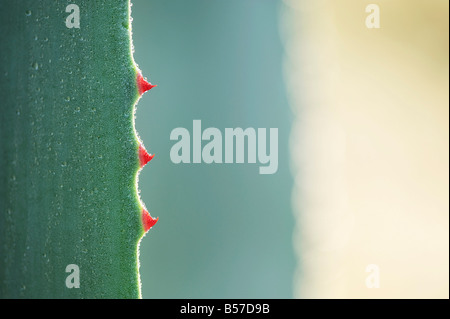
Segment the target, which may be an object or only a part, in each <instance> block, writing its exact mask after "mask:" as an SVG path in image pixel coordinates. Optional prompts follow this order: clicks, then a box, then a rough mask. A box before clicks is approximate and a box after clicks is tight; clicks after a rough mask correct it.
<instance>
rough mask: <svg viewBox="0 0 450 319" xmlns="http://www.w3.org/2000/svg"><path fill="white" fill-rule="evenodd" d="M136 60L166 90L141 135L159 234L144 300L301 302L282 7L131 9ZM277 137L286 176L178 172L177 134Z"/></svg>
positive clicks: (191, 4)
mask: <svg viewBox="0 0 450 319" xmlns="http://www.w3.org/2000/svg"><path fill="white" fill-rule="evenodd" d="M132 2H133V6H132V11H131V15H132V18H133V43H134V48H135V52H134V58H135V61H136V63H137V64H138V65H139V68H140V69H141V70H142V72H143V75H144V76H145V77H147V79H148V80H149V81H151V82H152V83H153V84H157V85H158V87H157V88H155V89H153V90H152V91H150V93H147V94H145V95H144V96H143V97H142V99H141V100H140V101H139V104H138V107H137V112H136V130H137V131H138V134H139V136H140V138H141V139H142V140H143V142H144V145H145V147H146V148H147V150H148V151H149V153H155V154H156V155H155V158H154V159H153V160H152V161H151V163H150V164H149V165H147V166H146V167H145V168H144V169H143V170H142V171H141V173H140V176H139V189H140V196H141V199H142V200H143V202H144V203H145V205H146V207H147V209H148V210H149V212H150V213H151V215H152V216H155V217H159V222H158V223H157V225H156V226H155V227H153V228H152V229H151V230H150V231H149V233H148V234H147V235H146V236H145V237H144V238H143V240H142V241H141V245H140V263H141V268H140V273H141V282H142V296H143V298H291V297H292V294H293V287H292V285H293V283H292V282H293V275H294V268H295V256H294V249H293V245H292V233H293V229H294V217H293V214H292V209H291V189H292V183H293V181H292V177H291V175H290V170H289V152H288V151H289V150H288V138H289V133H290V130H291V118H292V115H291V112H290V109H289V105H288V101H287V97H286V90H285V84H284V82H283V76H282V58H283V47H282V43H281V40H280V34H279V21H278V19H279V10H280V5H281V4H280V2H279V1H272V0H263V1H261V0H246V1H242V0H232V1H230V0H228V1H219V0H197V1H184V0H172V1H161V0H160V1H148V0H146V1H143V0H135V1H132ZM194 119H199V120H201V121H202V129H205V128H207V127H216V128H218V129H219V130H221V131H222V133H223V132H224V129H225V128H235V127H242V128H244V129H245V128H247V127H253V128H255V129H256V128H270V127H275V128H278V134H279V140H278V142H279V156H278V157H279V165H278V171H277V173H276V174H273V175H259V171H258V167H259V164H258V163H257V164H204V163H202V164H173V163H172V162H171V160H170V156H169V153H170V149H171V147H172V145H173V144H174V143H175V141H171V140H170V139H169V136H170V132H171V131H172V130H173V129H174V128H176V127H184V128H187V129H188V130H189V131H190V132H191V133H192V121H193V120H194Z"/></svg>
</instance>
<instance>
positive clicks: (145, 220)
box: [142, 209, 159, 232]
mask: <svg viewBox="0 0 450 319" xmlns="http://www.w3.org/2000/svg"><path fill="white" fill-rule="evenodd" d="M158 219H159V217H157V218H153V217H152V216H150V214H149V213H148V211H146V210H145V209H142V226H143V227H144V231H145V232H148V231H149V229H150V228H152V227H153V226H155V224H156V222H157V221H158Z"/></svg>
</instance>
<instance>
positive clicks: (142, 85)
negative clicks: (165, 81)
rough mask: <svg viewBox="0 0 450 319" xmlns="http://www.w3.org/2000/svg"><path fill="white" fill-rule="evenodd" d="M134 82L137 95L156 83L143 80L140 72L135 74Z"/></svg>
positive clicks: (151, 87)
mask: <svg viewBox="0 0 450 319" xmlns="http://www.w3.org/2000/svg"><path fill="white" fill-rule="evenodd" d="M136 83H137V87H138V91H139V95H142V94H144V93H145V92H147V91H148V90H151V89H153V88H154V87H155V86H156V85H152V84H151V83H148V82H147V81H146V80H144V78H143V77H142V75H141V74H140V73H138V75H137V78H136Z"/></svg>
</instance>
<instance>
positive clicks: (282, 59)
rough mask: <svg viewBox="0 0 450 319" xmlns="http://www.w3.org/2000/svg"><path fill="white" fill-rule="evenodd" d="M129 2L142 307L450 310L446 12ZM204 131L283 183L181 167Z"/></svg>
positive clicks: (391, 4) (348, 2)
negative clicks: (247, 303) (274, 148)
mask: <svg viewBox="0 0 450 319" xmlns="http://www.w3.org/2000/svg"><path fill="white" fill-rule="evenodd" d="M132 2H133V7H132V17H133V42H134V47H135V53H134V57H135V60H136V62H137V64H138V65H139V67H140V69H141V70H142V71H143V74H144V76H146V77H147V78H148V80H150V81H151V82H152V83H154V84H157V85H158V87H157V88H155V89H153V90H152V91H151V92H150V93H147V94H145V95H144V96H143V98H142V99H141V100H140V101H139V104H138V109H137V112H136V129H137V131H138V133H139V135H140V137H141V139H142V140H143V142H144V144H145V146H146V148H147V150H149V152H150V153H156V156H155V158H154V159H153V160H152V162H151V163H150V164H149V165H147V166H146V167H145V168H144V169H143V170H142V172H141V174H140V180H139V188H140V191H141V193H140V195H141V198H142V200H143V201H144V202H145V204H146V206H147V208H148V210H149V211H150V212H151V214H152V215H153V216H159V218H160V220H159V222H158V224H157V225H156V226H155V227H154V228H153V229H151V230H150V232H149V233H148V234H147V235H146V237H145V238H144V239H143V240H142V242H141V246H140V248H141V249H140V261H141V281H142V294H143V297H144V298H291V297H294V298H448V291H449V277H448V273H449V246H448V245H449V244H448V243H449V226H448V225H449V197H448V192H449V171H448V167H449V149H448V144H449V141H448V138H449V122H448V121H449V120H448V118H449V113H448V108H449V106H448V102H449V101H448V99H449V93H448V84H449V83H448V23H449V21H448V1H445V0H432V1H424V0H421V1H418V0H417V1H406V0H395V1H392V0H390V1H387V0H379V1H359V0H339V1H335V0H318V1H306V0H305V1H301V0H285V1H274V0H246V1H241V0H229V1H219V0H194V1H183V0H171V1H147V0H146V1H143V0H134V1H132ZM369 4H376V5H377V6H378V8H379V17H380V25H379V28H374V29H369V28H367V26H366V18H367V17H368V16H369V15H370V14H372V13H373V12H371V11H369V12H366V7H367V6H368V5H369ZM194 119H200V120H201V121H202V126H203V128H207V127H216V128H218V129H220V130H221V131H222V132H224V129H225V128H235V127H242V128H247V127H253V128H269V127H276V128H278V129H279V166H278V172H277V173H276V174H274V175H259V174H258V165H256V164H209V165H208V164H173V163H172V162H171V160H170V157H169V153H170V148H171V147H172V145H173V144H174V143H175V142H174V141H170V139H169V136H170V132H171V131H172V130H173V129H174V128H176V127H184V128H187V129H188V130H189V131H191V132H192V121H193V120H194Z"/></svg>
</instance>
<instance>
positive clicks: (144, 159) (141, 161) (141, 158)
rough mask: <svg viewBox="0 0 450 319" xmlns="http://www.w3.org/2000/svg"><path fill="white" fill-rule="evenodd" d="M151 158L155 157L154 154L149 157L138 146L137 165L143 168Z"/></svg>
mask: <svg viewBox="0 0 450 319" xmlns="http://www.w3.org/2000/svg"><path fill="white" fill-rule="evenodd" d="M153 157H155V154H152V155H150V154H149V153H147V151H146V150H145V148H144V147H143V146H142V144H139V164H140V165H141V167H144V166H145V164H147V163H148V162H150V161H151V160H152V159H153Z"/></svg>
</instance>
